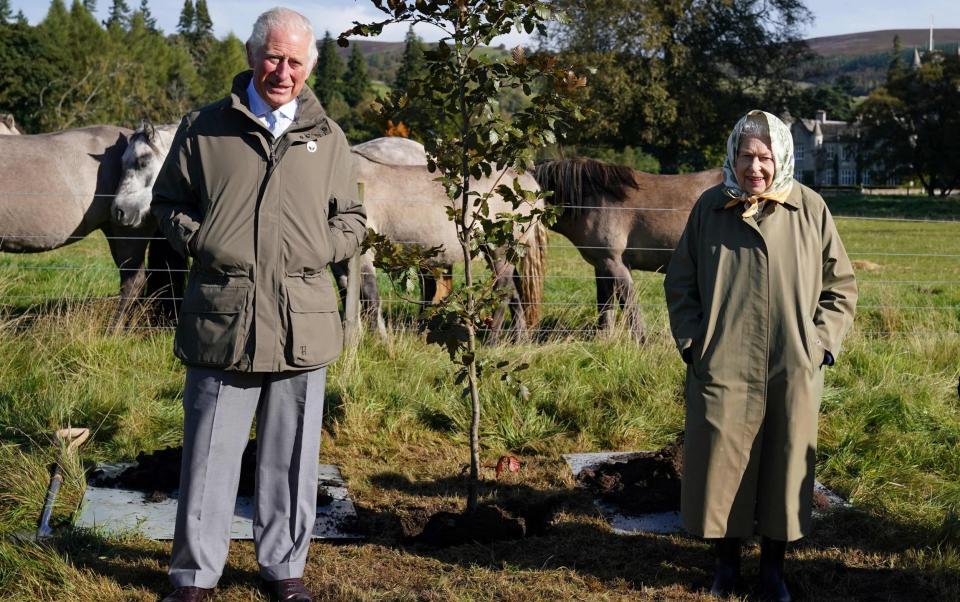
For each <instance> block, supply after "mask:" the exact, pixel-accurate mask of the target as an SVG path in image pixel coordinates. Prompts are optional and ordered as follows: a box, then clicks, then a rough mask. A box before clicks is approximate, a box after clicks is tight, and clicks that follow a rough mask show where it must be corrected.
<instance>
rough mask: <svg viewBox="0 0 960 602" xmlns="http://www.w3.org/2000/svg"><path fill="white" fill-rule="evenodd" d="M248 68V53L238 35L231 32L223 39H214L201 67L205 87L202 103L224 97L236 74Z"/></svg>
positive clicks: (201, 78)
mask: <svg viewBox="0 0 960 602" xmlns="http://www.w3.org/2000/svg"><path fill="white" fill-rule="evenodd" d="M246 68H247V53H246V51H245V50H244V47H243V42H241V41H240V39H239V38H237V36H235V35H233V34H232V33H230V34H228V35H227V37H225V38H224V39H223V40H214V42H213V45H212V46H211V47H210V52H209V53H207V60H206V61H204V63H203V64H202V65H201V67H200V69H199V71H200V80H201V81H202V82H203V88H204V91H203V95H204V96H203V98H202V99H201V103H209V102H213V101H214V100H216V99H218V98H223V97H224V96H225V95H226V94H228V93H229V92H230V85H231V84H232V83H233V78H234V76H236V74H237V73H240V72H241V71H243V70H245V69H246Z"/></svg>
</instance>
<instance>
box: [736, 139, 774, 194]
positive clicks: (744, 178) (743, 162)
mask: <svg viewBox="0 0 960 602" xmlns="http://www.w3.org/2000/svg"><path fill="white" fill-rule="evenodd" d="M775 171H776V165H775V164H774V162H773V150H771V148H770V139H769V138H761V137H758V136H747V137H746V138H743V139H742V140H741V141H740V150H738V151H737V164H736V174H737V182H738V183H739V184H740V188H741V189H742V190H743V191H744V192H746V193H748V194H763V193H764V192H766V190H767V189H768V188H770V185H771V184H773V174H774V172H775Z"/></svg>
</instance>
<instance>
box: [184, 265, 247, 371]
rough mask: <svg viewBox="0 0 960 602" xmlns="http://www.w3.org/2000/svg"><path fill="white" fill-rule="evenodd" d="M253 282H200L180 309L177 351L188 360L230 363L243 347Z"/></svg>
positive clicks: (212, 363)
mask: <svg viewBox="0 0 960 602" xmlns="http://www.w3.org/2000/svg"><path fill="white" fill-rule="evenodd" d="M249 292H250V285H249V284H246V283H239V284H238V283H228V284H223V283H204V282H202V281H200V282H197V283H196V284H194V285H193V286H191V287H190V288H189V290H188V291H187V295H186V296H185V297H184V300H183V305H182V306H181V309H180V324H179V326H178V327H177V334H176V337H175V338H174V353H175V354H176V356H177V357H179V358H180V359H181V360H183V361H184V362H186V363H188V364H201V365H205V366H217V367H224V368H225V367H228V366H231V365H232V364H234V363H235V362H236V361H237V358H238V357H239V356H240V353H241V351H242V341H241V335H242V333H243V330H244V328H243V323H244V316H245V313H246V312H245V311H244V310H245V308H246V307H247V303H248V302H247V298H248V296H249Z"/></svg>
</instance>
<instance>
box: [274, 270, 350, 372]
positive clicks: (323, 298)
mask: <svg viewBox="0 0 960 602" xmlns="http://www.w3.org/2000/svg"><path fill="white" fill-rule="evenodd" d="M286 291H287V307H288V319H289V326H288V328H287V337H286V349H285V351H286V356H287V362H289V363H290V365H292V366H300V367H304V368H307V367H312V366H323V365H326V364H329V363H330V362H332V361H333V360H335V359H337V356H338V355H340V350H341V348H342V347H343V325H342V324H341V322H340V314H339V312H338V311H337V296H336V292H335V291H334V290H333V283H332V282H331V281H330V278H329V277H328V276H327V275H326V274H323V275H321V276H314V277H310V278H298V277H288V278H287V279H286Z"/></svg>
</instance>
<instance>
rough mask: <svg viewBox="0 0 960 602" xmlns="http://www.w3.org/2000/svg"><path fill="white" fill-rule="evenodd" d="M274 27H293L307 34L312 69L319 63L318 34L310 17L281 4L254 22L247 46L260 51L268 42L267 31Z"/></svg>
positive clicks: (253, 50)
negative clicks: (314, 30) (315, 33)
mask: <svg viewBox="0 0 960 602" xmlns="http://www.w3.org/2000/svg"><path fill="white" fill-rule="evenodd" d="M273 29H292V30H294V31H299V32H301V33H304V34H306V36H307V39H309V40H310V50H309V51H308V52H307V60H308V62H309V63H310V70H311V71H312V70H313V67H314V66H315V65H316V63H317V36H316V35H314V33H313V25H311V24H310V19H308V18H306V17H304V16H303V15H301V14H300V13H298V12H297V11H295V10H290V9H289V8H283V7H281V6H277V7H275V8H271V9H270V10H268V11H267V12H265V13H263V14H262V15H260V16H259V17H257V22H256V23H254V24H253V33H251V34H250V38H249V39H248V40H247V47H248V48H249V49H250V50H251V51H252V52H254V53H256V52H259V51H260V50H261V49H263V46H264V44H266V43H267V33H269V32H270V31H271V30H273Z"/></svg>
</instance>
